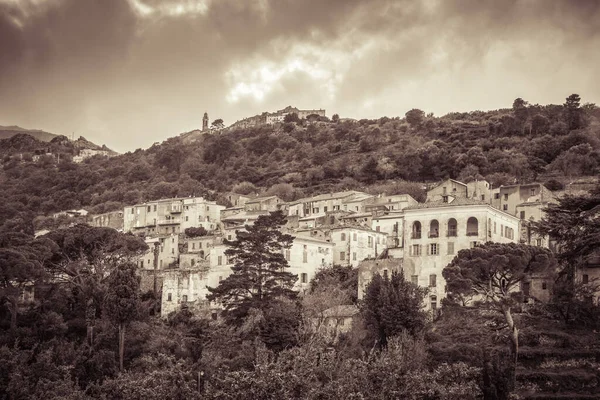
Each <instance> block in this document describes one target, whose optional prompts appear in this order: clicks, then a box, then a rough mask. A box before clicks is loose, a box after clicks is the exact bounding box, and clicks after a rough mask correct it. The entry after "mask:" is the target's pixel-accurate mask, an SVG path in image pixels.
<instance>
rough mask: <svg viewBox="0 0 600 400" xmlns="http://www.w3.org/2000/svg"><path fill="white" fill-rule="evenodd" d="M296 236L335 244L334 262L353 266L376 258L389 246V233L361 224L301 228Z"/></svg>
mask: <svg viewBox="0 0 600 400" xmlns="http://www.w3.org/2000/svg"><path fill="white" fill-rule="evenodd" d="M296 236H297V237H300V236H308V237H312V238H316V239H321V240H325V241H327V242H331V243H333V244H334V248H333V263H334V264H338V265H351V266H353V267H356V266H358V264H359V263H360V262H361V261H362V260H364V259H369V258H375V257H377V256H378V255H380V254H381V253H382V252H383V251H384V250H385V249H386V248H387V234H386V233H383V232H376V231H373V230H371V229H370V228H365V227H361V226H343V225H341V226H333V227H321V228H313V229H299V230H297V231H296Z"/></svg>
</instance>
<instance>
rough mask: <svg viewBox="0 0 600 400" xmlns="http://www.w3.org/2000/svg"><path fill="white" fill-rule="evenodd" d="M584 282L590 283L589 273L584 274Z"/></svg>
mask: <svg viewBox="0 0 600 400" xmlns="http://www.w3.org/2000/svg"><path fill="white" fill-rule="evenodd" d="M582 283H583V284H584V285H586V284H588V283H590V277H589V276H588V274H583V276H582Z"/></svg>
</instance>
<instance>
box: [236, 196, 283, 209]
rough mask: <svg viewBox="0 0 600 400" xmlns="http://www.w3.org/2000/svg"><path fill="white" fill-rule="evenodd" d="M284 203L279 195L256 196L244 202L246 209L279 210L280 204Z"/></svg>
mask: <svg viewBox="0 0 600 400" xmlns="http://www.w3.org/2000/svg"><path fill="white" fill-rule="evenodd" d="M282 203H283V200H281V199H280V198H279V197H277V196H264V197H255V198H253V199H250V200H247V201H246V203H245V204H244V210H245V211H269V212H272V211H277V210H278V209H279V205H280V204H282Z"/></svg>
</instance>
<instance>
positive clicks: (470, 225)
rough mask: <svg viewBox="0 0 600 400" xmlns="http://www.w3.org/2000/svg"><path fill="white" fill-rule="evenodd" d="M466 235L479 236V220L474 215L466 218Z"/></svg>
mask: <svg viewBox="0 0 600 400" xmlns="http://www.w3.org/2000/svg"><path fill="white" fill-rule="evenodd" d="M467 236H479V221H477V218H475V217H470V218H469V219H468V220H467Z"/></svg>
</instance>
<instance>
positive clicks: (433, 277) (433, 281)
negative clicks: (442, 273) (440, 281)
mask: <svg viewBox="0 0 600 400" xmlns="http://www.w3.org/2000/svg"><path fill="white" fill-rule="evenodd" d="M436 284H437V275H435V274H431V275H429V287H435V286H436Z"/></svg>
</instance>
